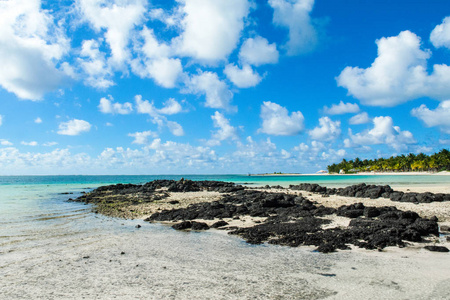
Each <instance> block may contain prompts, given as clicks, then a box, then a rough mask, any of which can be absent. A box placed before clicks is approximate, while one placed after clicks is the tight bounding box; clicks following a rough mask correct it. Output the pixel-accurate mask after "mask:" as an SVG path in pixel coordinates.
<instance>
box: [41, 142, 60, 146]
mask: <svg viewBox="0 0 450 300" xmlns="http://www.w3.org/2000/svg"><path fill="white" fill-rule="evenodd" d="M42 145H43V146H45V147H53V146H56V145H58V143H57V142H47V143H44V144H42Z"/></svg>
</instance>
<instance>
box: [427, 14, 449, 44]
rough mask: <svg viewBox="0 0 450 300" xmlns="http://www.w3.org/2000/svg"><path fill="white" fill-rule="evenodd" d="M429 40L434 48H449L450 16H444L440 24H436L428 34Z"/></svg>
mask: <svg viewBox="0 0 450 300" xmlns="http://www.w3.org/2000/svg"><path fill="white" fill-rule="evenodd" d="M430 41H431V43H432V44H433V46H435V47H436V48H439V47H446V48H449V49H450V17H446V18H444V20H443V21H442V24H439V25H437V26H436V27H435V28H434V29H433V31H432V32H431V34H430Z"/></svg>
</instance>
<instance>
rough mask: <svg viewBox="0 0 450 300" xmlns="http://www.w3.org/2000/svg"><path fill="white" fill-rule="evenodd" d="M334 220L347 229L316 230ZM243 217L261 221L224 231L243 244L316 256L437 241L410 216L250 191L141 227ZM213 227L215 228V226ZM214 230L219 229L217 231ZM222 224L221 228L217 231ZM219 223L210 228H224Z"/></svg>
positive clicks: (432, 227) (432, 229)
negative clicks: (311, 251)
mask: <svg viewBox="0 0 450 300" xmlns="http://www.w3.org/2000/svg"><path fill="white" fill-rule="evenodd" d="M332 214H337V215H339V216H344V217H348V218H351V219H352V220H351V221H350V226H349V227H348V228H331V229H322V225H325V224H328V223H330V221H329V220H327V219H324V218H323V217H325V216H327V215H332ZM244 215H249V216H252V217H265V218H266V219H265V220H264V221H263V222H262V223H260V224H256V225H254V226H251V227H245V228H235V229H230V228H228V229H230V230H231V231H230V232H229V233H230V234H235V235H239V236H240V237H242V238H243V239H244V240H246V241H247V242H248V243H251V244H261V243H264V242H268V243H270V244H276V245H285V246H291V247H297V246H300V245H313V246H317V251H319V252H332V251H335V250H336V249H342V250H345V249H349V246H348V245H350V244H353V245H356V246H359V247H362V248H366V249H383V248H385V247H387V246H399V247H404V246H406V242H408V241H410V242H420V241H422V239H423V237H425V236H428V235H430V234H433V235H438V234H439V233H438V225H437V219H431V220H429V219H423V218H421V217H419V215H417V213H415V212H411V211H401V210H398V209H396V208H395V207H366V206H364V205H363V204H362V203H356V204H352V205H347V206H341V207H339V208H338V209H333V208H326V207H323V206H316V205H315V204H314V203H313V202H311V201H309V200H308V199H306V198H303V197H299V196H295V195H288V194H284V193H269V192H261V191H254V190H245V191H238V192H236V193H232V194H227V195H225V196H224V197H223V198H222V199H221V200H220V201H214V202H205V203H198V204H193V205H190V206H189V207H187V208H183V209H173V210H164V211H161V212H158V213H155V214H153V215H151V216H150V217H149V218H148V219H147V220H146V221H183V222H181V223H178V224H176V225H175V226H177V227H174V228H176V229H177V228H178V226H181V228H180V229H185V228H184V226H186V225H182V224H185V223H186V222H190V221H189V220H194V219H205V220H213V219H217V218H218V219H221V218H239V217H240V216H244ZM216 224H217V225H216ZM219 224H220V226H219ZM222 224H223V225H222ZM225 224H226V222H224V221H219V222H217V223H215V224H214V225H213V227H221V226H225Z"/></svg>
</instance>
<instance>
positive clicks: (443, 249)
mask: <svg viewBox="0 0 450 300" xmlns="http://www.w3.org/2000/svg"><path fill="white" fill-rule="evenodd" d="M424 248H425V249H427V250H428V251H433V252H449V250H448V248H447V247H444V246H425V247H424Z"/></svg>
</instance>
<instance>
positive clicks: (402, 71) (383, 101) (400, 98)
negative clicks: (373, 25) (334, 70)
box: [337, 31, 450, 107]
mask: <svg viewBox="0 0 450 300" xmlns="http://www.w3.org/2000/svg"><path fill="white" fill-rule="evenodd" d="M376 43H377V46H378V57H377V58H376V59H375V61H374V62H373V63H372V65H371V66H370V67H369V68H367V69H361V68H358V67H346V68H345V69H344V70H343V71H342V72H341V74H340V75H339V76H338V77H337V83H338V85H339V86H342V87H344V88H346V89H347V90H348V93H349V94H350V95H352V96H354V97H355V98H357V99H359V100H360V101H361V103H362V104H364V105H371V106H386V107H389V106H396V105H398V104H401V103H404V102H407V101H409V100H413V99H416V98H420V97H431V98H436V99H441V100H444V99H445V98H447V97H450V67H449V66H447V65H444V64H442V65H434V66H433V72H432V73H431V74H430V75H429V74H428V73H427V60H428V59H429V57H430V55H431V53H430V51H428V50H422V49H421V41H420V38H419V37H418V36H417V35H415V34H414V33H412V32H410V31H403V32H401V33H400V34H399V35H398V36H394V37H388V38H381V39H379V40H377V41H376Z"/></svg>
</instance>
